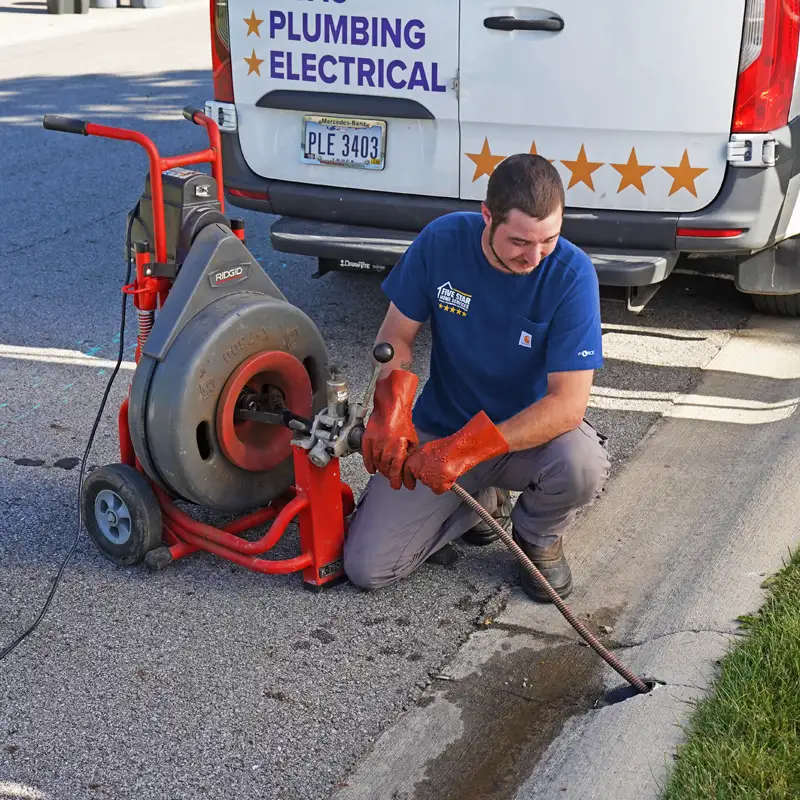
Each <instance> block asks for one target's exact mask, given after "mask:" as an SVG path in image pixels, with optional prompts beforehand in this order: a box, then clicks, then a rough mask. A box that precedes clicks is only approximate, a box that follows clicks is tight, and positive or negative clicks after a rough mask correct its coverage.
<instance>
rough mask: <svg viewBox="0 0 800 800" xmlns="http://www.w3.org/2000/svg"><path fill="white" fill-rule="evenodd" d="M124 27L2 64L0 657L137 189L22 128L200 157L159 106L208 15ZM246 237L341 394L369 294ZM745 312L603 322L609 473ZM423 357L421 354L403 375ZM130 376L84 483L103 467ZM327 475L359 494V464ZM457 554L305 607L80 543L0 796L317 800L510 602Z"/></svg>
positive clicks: (14, 672) (78, 440)
mask: <svg viewBox="0 0 800 800" xmlns="http://www.w3.org/2000/svg"><path fill="white" fill-rule="evenodd" d="M0 12H2V8H0ZM92 13H95V12H92ZM110 13H126V14H129V15H130V14H133V13H134V12H130V11H122V10H119V11H115V12H110ZM141 13H145V14H146V13H149V12H141ZM0 18H5V17H4V14H3V13H0ZM15 19H16V18H15ZM130 19H131V21H130V22H128V18H126V19H125V20H124V21H122V22H121V23H120V24H118V25H108V26H106V27H103V28H102V30H96V31H94V32H93V33H92V34H91V35H89V34H84V33H80V32H79V31H76V32H72V33H70V34H69V35H63V36H55V35H52V36H50V38H49V39H47V40H39V41H36V42H34V43H28V44H25V43H22V44H17V45H14V44H8V45H5V46H4V47H3V48H2V52H0V145H1V146H0V174H2V175H3V189H4V196H5V202H4V207H3V214H2V215H0V255H2V258H3V270H2V274H3V279H4V280H3V289H2V292H0V476H1V477H0V509H2V513H0V642H6V641H9V640H10V639H11V638H12V637H13V636H14V635H15V634H17V633H19V632H20V631H21V630H23V629H24V628H25V627H27V626H28V625H29V624H30V623H31V622H32V621H33V619H34V618H35V617H36V615H37V614H38V612H39V610H40V608H41V604H42V602H43V600H44V598H45V596H46V594H47V592H48V590H49V587H50V585H51V581H52V579H53V577H54V575H55V572H56V569H57V566H58V564H59V563H60V561H61V559H62V558H63V557H64V555H65V554H66V552H67V550H68V548H69V546H70V544H71V542H72V540H73V537H74V534H75V529H76V524H77V505H76V504H77V498H78V485H77V478H78V469H77V467H76V466H75V465H76V462H77V461H78V460H79V459H80V458H81V457H82V455H83V449H84V447H85V443H86V441H87V436H88V434H89V430H90V428H91V425H92V421H93V419H94V415H95V413H96V410H97V408H98V405H99V402H100V399H101V396H102V393H103V390H104V388H105V384H106V380H107V378H108V375H109V371H110V370H109V366H108V364H107V363H105V362H98V363H92V362H91V361H89V360H88V359H92V358H95V359H113V358H114V357H115V356H116V350H117V340H116V336H117V332H118V324H119V308H120V292H119V288H120V284H121V282H122V278H123V275H124V265H123V263H122V250H123V238H124V228H125V213H126V211H127V210H128V209H129V208H130V207H131V206H132V205H133V204H134V202H135V200H136V198H137V196H138V193H139V192H140V191H141V188H142V186H143V180H144V172H145V168H146V162H145V158H144V156H143V154H142V153H141V152H139V151H138V150H137V148H136V147H135V146H133V145H126V144H122V143H112V142H104V141H99V140H91V139H85V138H83V137H77V136H68V135H63V134H58V133H53V132H47V131H44V130H42V128H41V117H42V114H44V113H48V112H53V113H61V114H66V115H71V116H79V117H84V118H88V119H92V120H95V121H103V122H105V123H108V124H118V125H131V126H133V127H135V128H137V129H138V130H141V131H143V132H145V133H147V134H148V135H151V136H152V137H153V138H154V139H155V140H156V141H157V143H158V144H159V146H160V147H161V148H162V150H163V151H164V152H172V153H174V152H181V151H184V150H188V149H189V148H196V147H198V146H200V145H202V142H203V139H202V133H201V131H200V130H199V129H197V128H194V127H193V126H191V125H190V124H189V123H187V122H185V121H183V119H182V117H181V115H180V110H181V109H182V107H183V106H184V105H186V104H187V103H193V104H200V103H202V101H203V100H204V99H205V98H206V97H208V96H209V93H210V84H209V76H208V43H207V14H206V5H205V4H186V5H185V6H184V7H183V8H180V9H174V10H171V11H170V13H169V15H165V16H164V17H159V16H158V14H157V13H155V12H154V13H153V15H152V17H151V18H144V19H142V18H137V19H134V18H133V17H130ZM0 23H2V19H0ZM145 43H146V49H145V54H144V55H143V54H142V50H143V48H144V45H145ZM243 216H244V217H245V219H246V223H247V231H248V241H249V244H250V245H251V248H252V250H253V252H254V253H255V255H256V256H257V257H258V258H259V259H260V260H261V262H262V264H263V265H264V267H265V269H266V270H267V271H268V272H269V274H270V275H271V276H272V277H273V279H274V280H275V281H276V282H277V284H278V285H279V286H280V287H281V289H282V290H283V291H284V292H285V294H286V295H287V296H288V298H289V299H290V301H292V302H294V303H296V304H297V305H298V306H299V307H300V308H302V309H303V310H304V311H306V312H307V313H308V314H310V315H311V317H312V318H313V319H314V320H315V321H316V322H317V324H318V325H319V327H320V329H321V330H322V332H323V335H324V336H325V338H326V341H327V343H328V346H329V348H330V352H331V358H332V360H336V361H338V362H340V363H341V364H343V366H344V368H345V370H346V372H347V374H348V376H349V377H350V378H351V380H352V384H353V386H354V389H355V391H356V392H359V391H361V390H363V388H364V386H365V384H366V380H367V377H368V368H369V367H368V357H369V353H370V349H371V345H372V341H373V337H374V334H375V331H376V330H377V328H378V325H379V324H380V320H381V318H382V316H383V313H384V311H385V308H386V301H385V299H384V298H383V297H382V295H381V293H380V287H379V283H378V280H377V279H374V278H370V277H362V276H348V275H330V276H327V277H325V278H324V279H322V280H317V281H314V280H311V277H310V276H311V274H312V272H313V271H314V265H313V264H312V262H311V261H310V260H309V259H304V258H294V257H284V256H282V255H281V254H275V253H273V252H272V251H271V250H270V247H269V243H268V238H267V236H266V232H267V225H268V222H269V220H268V219H266V218H264V217H259V216H257V215H253V214H243ZM749 313H750V309H749V306H748V304H747V302H746V301H745V300H744V299H743V298H741V297H739V296H738V295H736V293H735V292H734V291H733V288H732V286H731V284H730V282H728V281H720V280H709V279H707V278H699V277H696V276H688V275H676V276H675V277H674V280H672V281H671V282H670V284H669V286H668V287H666V288H665V289H663V290H662V291H661V292H660V293H659V294H658V295H657V296H656V298H655V300H654V301H653V302H652V304H651V306H650V307H649V309H648V311H647V313H646V314H644V315H643V316H641V317H639V318H633V317H630V316H629V315H627V313H626V312H625V310H624V306H622V305H621V304H620V303H619V302H617V301H615V300H610V299H609V300H605V301H604V304H603V316H604V321H605V337H604V341H605V347H606V354H607V358H608V363H607V366H606V368H605V369H604V370H603V371H602V373H601V374H600V375H599V376H598V379H597V387H596V390H595V393H594V397H593V401H592V409H591V415H590V419H591V420H592V421H593V422H594V423H595V424H596V425H598V427H600V428H601V429H602V430H603V431H604V432H606V433H607V434H609V435H610V436H611V448H612V455H613V458H614V467H615V470H616V469H618V468H619V466H620V465H621V464H622V463H623V462H624V461H625V459H627V458H628V457H629V456H630V455H631V453H632V452H633V451H634V449H635V448H636V446H637V444H638V443H639V442H640V441H641V440H642V438H643V437H644V436H645V434H646V433H647V431H648V429H649V428H650V426H651V425H652V423H653V422H654V421H655V420H656V419H658V418H659V416H660V414H661V413H662V411H663V410H664V409H665V408H666V407H667V406H668V405H669V403H670V400H671V398H673V397H675V396H677V395H678V394H681V393H683V392H685V391H686V390H687V389H688V388H689V387H691V386H692V384H693V381H695V380H697V378H698V375H699V370H700V369H701V367H702V366H703V365H705V364H706V363H708V362H709V361H710V359H711V358H712V357H713V356H714V355H715V353H716V352H717V351H718V350H719V349H720V347H721V346H722V345H723V344H724V343H725V342H726V341H727V340H728V339H729V337H730V336H731V333H732V332H733V331H734V330H735V329H736V327H737V326H738V325H739V324H740V323H741V322H742V321H743V320H744V319H745V318H746V317H747V316H748V314H749ZM131 332H132V329H131V330H129V332H128V339H127V340H126V341H127V342H130V343H132V342H133V338H132V336H131ZM35 348H49V349H51V351H48V352H41V351H34V350H32V349H35ZM52 349H54V350H56V351H58V352H52ZM426 350H427V341H426V339H425V337H424V336H423V340H422V342H421V346H420V349H419V351H418V368H419V371H420V374H421V375H422V376H423V378H424V376H425V364H424V357H425V353H426ZM76 353H77V354H78V356H80V355H81V354H82V355H83V360H81V359H80V358H78V357H76ZM126 358H127V359H128V360H131V359H132V350H131V349H130V344H129V345H128V347H127V349H126ZM129 376H130V372H129V371H122V372H121V373H120V376H119V378H118V381H117V383H116V385H115V387H114V389H113V391H112V393H111V396H110V398H109V407H108V410H107V413H106V415H105V417H104V419H103V422H102V424H101V426H100V428H99V431H98V436H97V439H96V442H95V446H94V449H93V451H92V454H91V457H90V462H89V463H90V464H105V463H109V462H112V461H115V460H117V453H116V437H115V429H114V412H115V410H116V408H117V407H118V404H119V403H120V401H121V400H122V398H123V397H124V394H125V391H126V388H127V379H128V378H129ZM343 472H344V477H345V479H346V480H348V481H349V482H350V483H351V484H352V485H353V487H354V489H355V490H356V492H358V490H359V489H360V488H361V487H363V484H364V482H365V478H366V474H365V473H364V471H363V467H362V466H361V465H360V463H358V462H357V460H356V459H350V460H349V461H347V462H345V464H344V465H343ZM294 545H295V542H293V541H292V540H291V538H289V539H288V541H286V542H284V543H282V544H281V545H280V546H279V548H278V553H277V554H278V555H280V554H288V553H290V552H294V551H293V546H294ZM462 553H463V557H462V559H461V560H460V562H459V563H458V564H457V565H456V566H455V567H454V568H452V569H442V568H435V567H424V568H422V569H421V570H420V571H419V572H418V573H417V574H415V575H414V576H413V577H412V578H410V579H409V580H408V581H406V582H405V583H403V584H402V585H399V586H397V587H395V588H392V589H390V590H386V591H383V592H379V593H375V594H366V593H362V592H360V591H357V590H355V589H354V588H353V587H349V586H343V587H340V588H338V589H336V590H335V591H333V592H330V593H328V594H325V595H323V596H315V595H311V594H309V593H307V592H304V591H303V590H302V588H301V585H300V582H299V579H298V578H297V577H296V576H288V577H277V576H272V577H266V576H259V575H255V574H252V573H250V572H248V571H246V570H243V569H240V568H237V567H232V566H230V565H229V564H227V563H224V562H221V561H219V560H217V559H215V558H213V557H211V556H203V555H197V556H193V557H191V558H188V559H185V560H183V561H181V562H178V563H176V564H174V565H172V566H171V567H170V568H169V569H167V570H165V571H164V572H161V573H159V574H157V575H153V574H150V573H148V572H147V571H146V570H144V569H143V568H131V569H118V568H116V567H114V566H113V565H111V564H110V563H109V562H107V561H105V560H104V559H103V558H102V557H101V556H100V555H99V554H98V553H97V551H96V550H95V548H94V547H93V545H92V544H91V543H90V542H89V541H88V540H87V538H86V537H85V536H84V537H83V538H82V539H81V541H80V543H79V546H78V549H77V551H76V554H75V556H74V558H73V560H72V561H71V563H70V565H69V566H68V568H67V570H66V571H65V573H64V577H63V581H62V583H61V586H60V588H59V591H58V593H57V594H56V596H55V599H54V602H53V604H52V606H51V608H50V610H49V612H48V614H47V616H46V617H45V618H44V620H43V622H42V623H41V625H40V626H39V628H38V630H37V631H36V632H35V633H34V635H32V636H31V637H29V638H28V639H27V640H26V641H25V642H24V643H23V644H22V645H21V646H20V647H18V648H17V650H16V651H15V652H14V653H12V654H11V655H10V656H9V657H8V658H7V659H6V660H5V661H3V662H0V676H2V677H0V797H4V796H12V797H30V798H47V800H62V799H64V800H66V798H69V800H84V798H102V797H113V798H118V799H119V800H122V799H123V798H137V800H150V799H151V798H153V800H155V799H156V798H158V800H164V798H180V799H181V800H192V799H193V798H209V797H213V798H217V797H220V798H221V797H226V798H227V797H259V798H286V797H303V798H309V799H311V798H323V797H327V796H329V794H330V792H331V791H332V789H333V788H334V787H335V786H336V785H337V784H338V783H340V782H341V781H343V780H344V778H345V776H346V775H347V773H348V771H349V770H350V769H351V768H352V767H353V766H354V765H355V764H356V763H357V761H358V760H359V758H361V757H362V756H363V755H364V754H365V753H366V752H367V751H368V750H369V748H370V746H371V744H372V742H373V741H374V740H375V739H376V738H377V737H378V736H379V734H380V733H381V731H383V730H385V729H386V727H387V726H389V725H390V724H391V723H392V722H394V721H395V720H396V719H397V718H398V717H399V716H400V715H401V714H402V713H403V711H404V710H406V709H407V708H410V707H411V706H413V705H414V703H415V702H416V700H417V698H418V697H419V696H420V693H421V691H422V690H423V689H424V687H425V686H426V685H428V683H429V681H430V676H431V675H432V674H437V672H438V671H439V670H440V669H441V668H442V667H443V665H445V664H447V663H448V661H449V660H450V659H451V658H452V656H453V655H454V654H455V653H456V652H457V650H458V648H459V647H460V645H461V644H462V643H463V642H464V641H465V640H466V639H467V638H468V637H469V635H470V633H471V632H473V631H474V630H475V627H476V623H477V622H478V621H479V620H480V619H481V617H482V611H483V609H484V608H485V607H489V606H491V603H492V600H493V598H494V597H496V596H497V593H498V591H499V590H500V589H501V588H502V587H504V586H508V585H509V584H513V583H514V582H515V566H514V565H513V564H512V562H511V559H510V557H509V556H507V555H506V553H505V552H503V550H502V547H501V546H499V545H498V546H492V547H490V548H486V549H483V550H474V549H468V548H463V550H462ZM3 792H5V793H6V794H5V795H4V794H3Z"/></svg>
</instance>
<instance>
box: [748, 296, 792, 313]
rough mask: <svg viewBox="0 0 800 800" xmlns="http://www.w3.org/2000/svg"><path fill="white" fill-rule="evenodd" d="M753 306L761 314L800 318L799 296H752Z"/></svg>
mask: <svg viewBox="0 0 800 800" xmlns="http://www.w3.org/2000/svg"><path fill="white" fill-rule="evenodd" d="M751 297H752V298H753V305H754V306H755V307H756V309H757V310H758V311H760V312H761V313H762V314H772V315H773V316H776V317H800V294H782V295H781V294H754V295H751Z"/></svg>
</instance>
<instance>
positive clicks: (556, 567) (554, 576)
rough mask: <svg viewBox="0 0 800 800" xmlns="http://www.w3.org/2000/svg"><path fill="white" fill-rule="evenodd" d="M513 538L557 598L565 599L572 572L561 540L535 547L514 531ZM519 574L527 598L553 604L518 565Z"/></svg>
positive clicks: (523, 568)
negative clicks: (554, 591)
mask: <svg viewBox="0 0 800 800" xmlns="http://www.w3.org/2000/svg"><path fill="white" fill-rule="evenodd" d="M513 536H514V541H515V542H516V543H517V544H518V545H519V546H520V547H521V548H522V552H523V553H525V555H527V556H528V558H529V559H530V560H531V561H533V563H534V565H535V567H536V568H537V569H538V570H539V572H541V573H542V575H543V576H544V578H545V580H546V581H547V582H548V583H549V584H550V585H551V586H552V587H553V589H555V590H556V593H557V594H558V596H559V597H561V599H562V600H563V599H564V598H565V597H567V596H568V595H569V594H570V592H571V591H572V571H571V570H570V568H569V564H568V563H567V559H566V558H565V557H564V549H563V546H562V542H561V539H560V538H559V540H558V541H557V542H556V543H555V544H551V545H550V546H549V547H537V546H536V545H533V544H530V543H529V542H526V541H525V540H524V539H523V538H522V537H521V536H520V535H519V534H518V533H517V532H516V531H514V533H513ZM519 574H520V582H521V584H522V589H523V590H524V592H525V594H527V595H528V597H531V598H533V599H534V600H539V601H540V602H544V603H552V602H553V601H552V599H551V598H550V596H549V595H548V594H547V593H546V592H545V591H544V590H543V589H541V588H540V587H539V584H538V583H537V582H536V580H535V579H534V578H533V576H532V575H531V574H530V573H529V572H528V570H526V569H525V567H523V566H522V564H520V565H519Z"/></svg>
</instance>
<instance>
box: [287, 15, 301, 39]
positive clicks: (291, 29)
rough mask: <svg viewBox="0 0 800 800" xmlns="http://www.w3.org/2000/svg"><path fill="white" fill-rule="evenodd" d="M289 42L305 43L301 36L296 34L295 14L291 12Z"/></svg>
mask: <svg viewBox="0 0 800 800" xmlns="http://www.w3.org/2000/svg"><path fill="white" fill-rule="evenodd" d="M289 41H291V42H301V41H303V40H302V39H301V38H300V34H299V33H295V32H294V14H293V13H292V12H291V11H290V12H289Z"/></svg>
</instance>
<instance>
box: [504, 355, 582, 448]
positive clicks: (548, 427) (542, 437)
mask: <svg viewBox="0 0 800 800" xmlns="http://www.w3.org/2000/svg"><path fill="white" fill-rule="evenodd" d="M593 379H594V370H579V371H574V372H554V373H551V374H550V375H548V378H547V394H546V395H545V396H544V397H543V398H542V399H541V400H539V401H537V402H536V403H534V404H533V405H532V406H529V407H528V408H526V409H524V410H523V411H520V412H519V414H516V415H515V416H513V417H511V418H510V419H508V420H506V421H505V422H502V423H500V424H499V425H498V426H497V428H498V430H499V431H500V432H501V433H502V434H503V438H505V440H506V441H507V442H508V447H509V452H512V453H513V452H515V451H519V450H527V449H528V448H531V447H538V446H539V445H542V444H546V443H547V442H549V441H551V440H552V439H555V438H556V436H560V435H561V434H562V433H567V431H571V430H573V429H574V428H577V427H578V426H579V425H580V424H581V422H582V421H583V418H584V415H585V414H586V407H587V406H588V405H589V393H590V392H591V389H592V381H593Z"/></svg>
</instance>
